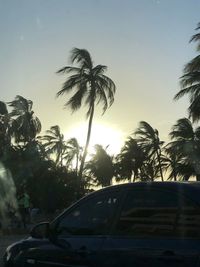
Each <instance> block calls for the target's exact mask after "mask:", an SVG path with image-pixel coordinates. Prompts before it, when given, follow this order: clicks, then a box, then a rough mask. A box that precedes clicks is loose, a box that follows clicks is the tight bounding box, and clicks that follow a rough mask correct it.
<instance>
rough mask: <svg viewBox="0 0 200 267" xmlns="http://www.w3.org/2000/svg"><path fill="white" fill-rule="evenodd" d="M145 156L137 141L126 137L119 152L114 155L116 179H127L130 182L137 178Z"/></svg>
mask: <svg viewBox="0 0 200 267" xmlns="http://www.w3.org/2000/svg"><path fill="white" fill-rule="evenodd" d="M145 159H146V157H145V154H144V152H143V150H142V149H141V147H140V146H139V145H138V143H137V141H136V140H135V139H134V138H132V137H128V139H127V140H126V142H125V144H124V146H123V147H122V149H121V152H120V154H118V155H117V157H116V164H115V167H116V176H117V180H121V179H122V180H124V179H128V180H129V181H130V182H131V181H135V180H136V179H137V178H139V172H140V171H141V167H142V165H143V164H144V161H145Z"/></svg>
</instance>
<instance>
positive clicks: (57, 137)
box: [40, 125, 67, 166]
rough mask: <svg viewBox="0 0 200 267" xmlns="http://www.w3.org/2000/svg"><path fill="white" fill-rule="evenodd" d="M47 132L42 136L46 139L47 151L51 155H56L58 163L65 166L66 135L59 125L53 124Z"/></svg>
mask: <svg viewBox="0 0 200 267" xmlns="http://www.w3.org/2000/svg"><path fill="white" fill-rule="evenodd" d="M46 133H47V134H46V135H44V136H41V137H40V139H41V140H42V141H44V143H43V145H44V147H45V150H46V152H47V153H48V154H49V155H55V156H56V165H60V166H63V159H64V154H65V152H66V149H67V144H66V141H65V140H64V135H63V134H62V133H61V131H60V127H59V126H58V125H55V126H51V128H50V130H47V131H46Z"/></svg>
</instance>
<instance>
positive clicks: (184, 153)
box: [167, 118, 200, 180]
mask: <svg viewBox="0 0 200 267" xmlns="http://www.w3.org/2000/svg"><path fill="white" fill-rule="evenodd" d="M170 137H171V139H172V142H170V143H169V144H168V145H167V150H168V151H171V153H174V154H175V155H176V156H177V157H179V158H180V159H181V166H182V170H183V169H185V170H187V175H186V176H187V177H188V173H189V172H190V176H194V175H195V176H196V178H197V180H200V169H199V166H200V156H199V155H200V127H197V128H196V129H194V128H193V125H192V123H191V121H190V120H189V119H187V118H182V119H179V120H178V121H177V122H176V124H175V125H174V126H173V127H172V131H171V132H170ZM180 159H179V161H180ZM183 165H184V166H185V167H184V168H183ZM179 166H180V164H179ZM187 166H189V167H187ZM188 168H189V170H190V171H188ZM179 170H180V168H179ZM179 172H180V171H179ZM180 173H181V172H180ZM181 175H182V176H184V174H183V173H181ZM184 179H186V178H184ZM187 179H189V178H187Z"/></svg>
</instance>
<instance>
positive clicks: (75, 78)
mask: <svg viewBox="0 0 200 267" xmlns="http://www.w3.org/2000/svg"><path fill="white" fill-rule="evenodd" d="M70 59H71V64H72V66H66V67H63V68H61V69H60V70H58V72H57V73H62V74H70V76H69V77H68V78H67V80H66V81H65V83H64V84H63V87H62V89H61V90H60V91H59V92H58V93H57V96H61V95H63V94H68V93H70V92H71V91H73V90H74V91H75V93H74V94H73V96H72V97H71V98H70V99H69V100H68V102H67V103H66V104H65V105H66V106H69V107H70V108H71V110H72V112H74V111H76V110H78V109H79V108H80V107H81V106H82V103H83V102H84V104H85V105H86V106H87V108H88V109H87V114H86V115H87V118H89V122H88V132H87V138H86V144H85V147H84V152H83V157H82V160H81V165H80V170H79V175H80V177H82V172H83V168H84V163H85V158H86V155H87V149H88V145H89V141H90V135H91V128H92V121H93V116H94V109H95V105H96V104H99V103H102V104H103V113H104V112H105V111H106V109H107V108H108V107H110V106H111V105H112V103H113V102H114V94H115V89H116V87H115V84H114V82H113V81H112V80H111V79H110V78H109V77H107V76H106V75H105V74H104V72H105V71H106V70H107V67H106V66H103V65H97V66H94V65H93V62H92V58H91V56H90V54H89V52H88V51H87V50H85V49H79V48H74V49H72V51H71V58H70ZM73 63H76V64H77V66H76V67H75V66H73Z"/></svg>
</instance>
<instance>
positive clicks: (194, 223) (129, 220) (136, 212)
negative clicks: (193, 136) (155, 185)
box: [114, 190, 200, 238]
mask: <svg viewBox="0 0 200 267" xmlns="http://www.w3.org/2000/svg"><path fill="white" fill-rule="evenodd" d="M199 226H200V225H199V209H198V208H197V207H196V206H195V205H194V204H193V203H192V202H191V201H189V200H186V199H185V198H183V196H182V195H177V194H175V193H173V192H168V191H158V190H135V191H129V193H128V194H127V196H126V199H125V202H124V204H123V207H122V210H121V213H120V216H119V219H118V221H117V223H116V227H115V230H114V233H115V234H117V235H124V236H132V237H136V238H149V237H152V238H156V237H167V238H170V237H180V236H184V237H192V236H194V233H195V231H197V227H198V232H199V229H200V228H199Z"/></svg>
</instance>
